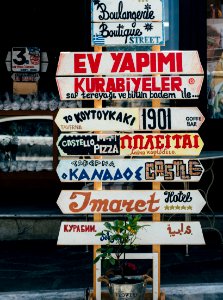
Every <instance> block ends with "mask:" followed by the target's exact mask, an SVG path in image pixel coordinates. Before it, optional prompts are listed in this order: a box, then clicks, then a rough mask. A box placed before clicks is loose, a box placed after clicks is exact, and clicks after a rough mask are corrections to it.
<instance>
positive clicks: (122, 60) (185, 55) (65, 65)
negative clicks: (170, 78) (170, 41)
mask: <svg viewBox="0 0 223 300" xmlns="http://www.w3.org/2000/svg"><path fill="white" fill-rule="evenodd" d="M203 73H204V71H203V68H202V66H201V62H200V59H199V55H198V52H197V51H162V52H155V51H154V52H137V51H135V52H61V53H60V57H59V62H58V67H57V74H56V75H57V76H61V75H62V76H74V75H83V76H84V75H85V76H86V75H121V74H126V75H128V74H198V75H199V74H203Z"/></svg>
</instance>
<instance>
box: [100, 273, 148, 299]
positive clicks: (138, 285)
mask: <svg viewBox="0 0 223 300" xmlns="http://www.w3.org/2000/svg"><path fill="white" fill-rule="evenodd" d="M98 280H99V281H102V282H105V283H106V284H107V286H108V290H109V293H110V296H111V298H112V299H113V300H143V299H144V296H145V291H146V284H147V283H148V282H152V278H151V277H149V276H148V275H142V276H126V277H125V281H123V279H122V278H121V276H115V277H113V278H110V279H109V278H108V277H106V276H102V277H100V278H99V279H98Z"/></svg>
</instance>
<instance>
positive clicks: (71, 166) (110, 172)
mask: <svg viewBox="0 0 223 300" xmlns="http://www.w3.org/2000/svg"><path fill="white" fill-rule="evenodd" d="M203 172H204V168H203V166H202V165H201V163H200V161H199V160H197V159H165V160H164V159H115V160H112V159H107V160H105V159H101V160H100V159H76V160H75V159H73V160H72V159H69V160H68V159H62V160H61V161H60V162H59V165H58V167H57V174H58V176H59V179H60V181H62V182H75V181H83V182H88V181H89V182H97V181H104V182H153V181H158V182H159V181H167V182H171V181H181V182H184V181H199V180H200V178H201V176H202V174H203Z"/></svg>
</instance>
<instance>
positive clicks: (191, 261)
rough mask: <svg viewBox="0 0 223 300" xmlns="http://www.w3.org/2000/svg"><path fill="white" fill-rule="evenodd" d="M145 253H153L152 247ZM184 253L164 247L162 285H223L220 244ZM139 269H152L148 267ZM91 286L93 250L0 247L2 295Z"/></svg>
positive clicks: (51, 244)
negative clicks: (13, 292) (15, 292)
mask: <svg viewBox="0 0 223 300" xmlns="http://www.w3.org/2000/svg"><path fill="white" fill-rule="evenodd" d="M87 250H89V251H88V252H86V251H87ZM139 250H141V249H139ZM143 250H145V251H147V250H148V252H150V248H149V247H148V248H147V249H145V248H144V249H143ZM185 250H186V247H185V246H178V247H173V246H169V247H167V246H165V247H164V246H163V247H162V257H161V265H162V273H161V274H162V276H161V282H162V285H166V284H171V285H173V284H180V285H181V284H189V285H190V284H206V283H208V284H209V283H223V248H222V245H221V244H219V243H217V244H211V245H206V246H190V247H189V256H186V255H185ZM139 265H140V268H142V270H144V271H147V270H149V269H150V265H149V263H148V264H145V262H141V263H140V261H139ZM88 286H90V287H91V286H92V247H89V249H88V248H86V247H84V246H79V247H72V246H70V247H59V246H57V245H56V241H16V242H11V241H10V242H2V243H0V293H1V292H11V291H37V290H60V289H62V290H65V289H68V290H69V289H76V288H78V289H79V288H82V289H85V288H87V287H88ZM0 299H1V298H0ZM6 299H7V298H6ZM15 299H17V298H15ZM21 299H23V298H21ZM30 299H31V298H30ZM40 299H41V298H40ZM43 299H48V298H43ZM52 299H53V298H52ZM62 299H63V298H62ZM64 299H66V298H64ZM68 299H69V298H68Z"/></svg>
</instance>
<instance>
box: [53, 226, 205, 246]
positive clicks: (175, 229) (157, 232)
mask: <svg viewBox="0 0 223 300" xmlns="http://www.w3.org/2000/svg"><path fill="white" fill-rule="evenodd" d="M139 225H141V226H144V227H142V228H141V229H140V230H139V232H138V233H137V237H136V240H135V244H138V245H154V244H158V245H204V244H205V241H204V237H203V233H202V229H201V225H200V222H139ZM104 230H106V227H105V226H104V223H103V222H62V223H61V226H60V232H59V236H58V241H57V245H105V244H107V243H108V240H109V239H110V236H109V234H108V233H106V232H105V231H104ZM102 231H103V235H102V236H96V234H97V233H98V232H102Z"/></svg>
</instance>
